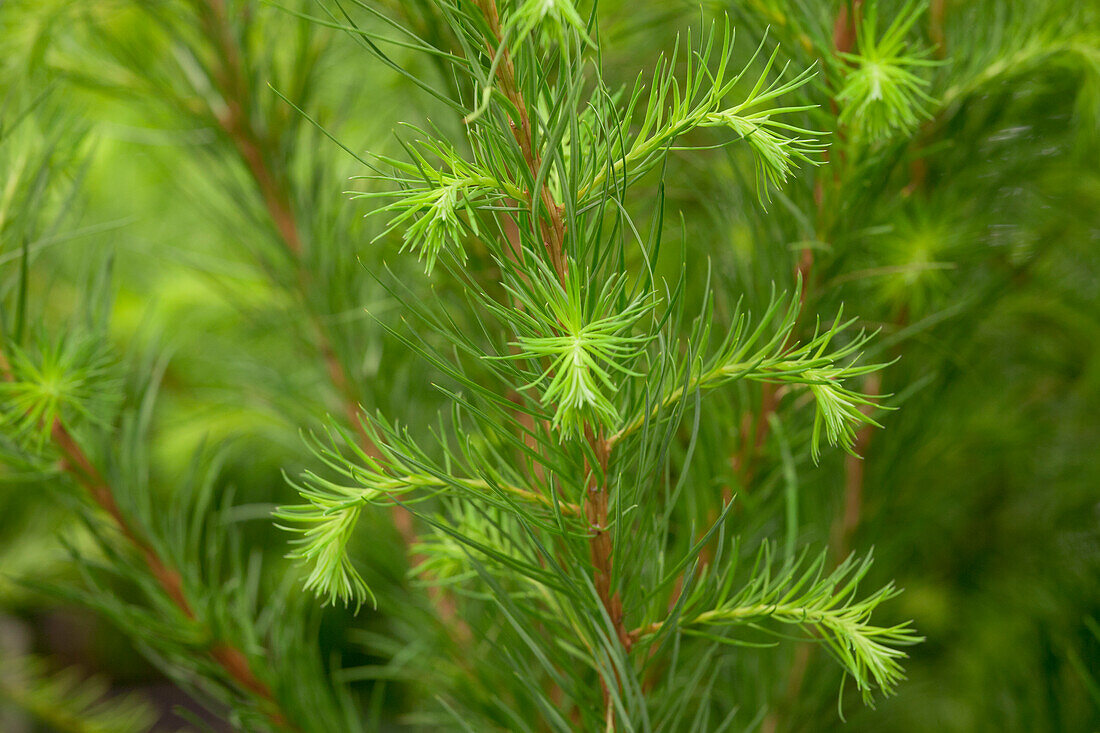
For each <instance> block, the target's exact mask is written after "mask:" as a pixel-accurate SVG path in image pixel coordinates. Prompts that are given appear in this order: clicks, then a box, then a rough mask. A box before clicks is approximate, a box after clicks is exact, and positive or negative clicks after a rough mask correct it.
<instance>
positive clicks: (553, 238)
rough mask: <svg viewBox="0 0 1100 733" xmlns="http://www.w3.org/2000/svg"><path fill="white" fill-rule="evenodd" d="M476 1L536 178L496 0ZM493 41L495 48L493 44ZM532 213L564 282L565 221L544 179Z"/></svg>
mask: <svg viewBox="0 0 1100 733" xmlns="http://www.w3.org/2000/svg"><path fill="white" fill-rule="evenodd" d="M479 5H480V7H481V10H482V12H483V13H484V14H485V20H486V22H487V23H488V25H489V32H490V34H491V39H490V40H487V41H486V43H485V45H486V48H487V49H488V51H489V56H490V58H495V57H496V55H497V54H500V61H499V62H498V63H497V70H496V74H497V79H498V80H499V82H500V91H501V92H502V93H503V94H504V96H505V97H506V98H507V99H508V101H509V102H510V103H511V104H512V106H513V107H514V108H515V115H514V116H515V119H514V120H513V122H512V124H511V130H512V136H513V137H514V138H515V140H516V144H517V145H519V149H520V153H521V154H522V155H523V160H524V163H526V165H527V169H528V171H530V174H531V179H532V181H536V180H538V175H539V171H540V170H542V163H543V160H542V153H541V152H540V151H539V150H538V148H537V147H536V145H535V138H534V135H533V134H532V128H531V117H530V115H529V113H528V111H527V102H526V100H525V99H524V98H523V93H522V92H520V90H519V86H518V85H517V84H516V69H515V65H514V64H513V63H512V54H511V53H510V52H509V51H508V48H507V47H506V46H504V45H503V43H504V38H503V35H502V33H501V28H500V13H499V12H498V11H497V4H496V1H495V0H479ZM494 44H495V45H496V48H494V47H493V46H494ZM540 208H541V209H544V210H545V213H546V217H547V218H546V219H544V218H543V216H542V215H541V214H540V213H539V211H540ZM531 216H532V217H533V218H534V219H535V220H536V221H537V222H538V227H539V231H540V233H541V235H542V243H543V247H544V248H545V249H546V254H547V256H548V257H549V258H550V262H551V264H552V265H553V267H554V271H555V272H556V273H557V274H558V278H559V279H560V280H561V282H562V284H563V285H564V284H565V278H566V275H567V272H568V263H567V262H566V259H565V222H564V220H563V219H562V207H561V206H559V205H558V203H557V202H556V201H554V196H553V194H552V193H551V192H550V187H549V186H548V185H547V184H546V182H545V181H544V182H543V184H542V186H541V187H540V188H539V191H538V192H537V194H535V195H532V196H531Z"/></svg>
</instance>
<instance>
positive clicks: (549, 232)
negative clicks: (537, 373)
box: [478, 0, 634, 731]
mask: <svg viewBox="0 0 1100 733" xmlns="http://www.w3.org/2000/svg"><path fill="white" fill-rule="evenodd" d="M478 5H479V6H480V8H481V10H482V12H483V13H484V15H485V19H486V21H487V23H488V26H489V32H490V35H491V38H489V39H487V40H486V47H487V49H488V52H489V56H490V57H494V58H495V57H496V56H497V55H498V54H499V56H500V60H499V63H498V64H497V72H496V74H497V80H498V82H499V83H500V91H501V93H502V94H504V96H505V97H506V98H507V99H508V101H509V102H510V103H511V104H512V106H513V107H514V108H515V114H514V119H513V121H512V123H511V125H510V127H511V132H512V135H513V137H514V138H515V140H516V144H517V145H518V146H519V149H520V152H521V154H522V155H523V159H524V162H525V164H526V165H527V168H528V171H529V173H530V176H531V179H532V180H538V176H539V171H540V170H541V169H542V164H543V158H542V154H541V152H540V151H539V150H538V148H537V145H536V143H535V139H534V136H533V130H532V127H531V120H530V115H529V113H528V109H527V101H526V100H525V99H524V97H523V93H522V92H521V91H520V89H519V87H518V85H517V83H516V72H515V66H514V64H513V63H512V56H511V53H510V52H509V50H508V48H507V47H506V46H504V41H503V35H502V33H501V27H500V14H499V12H498V10H497V5H496V0H478ZM530 205H531V216H532V217H533V218H534V219H535V220H537V222H538V227H539V232H540V234H541V237H542V242H543V246H544V248H545V249H546V253H547V257H548V258H549V260H550V262H551V264H552V266H553V267H554V271H555V273H556V274H557V276H558V280H559V281H560V282H561V283H562V285H564V284H565V281H566V277H567V276H568V260H567V259H566V254H565V223H564V221H563V219H562V213H563V212H562V207H561V206H560V205H559V204H558V203H557V202H556V201H554V198H553V194H552V193H551V192H550V188H549V187H548V186H547V185H546V183H545V182H543V184H542V186H541V187H540V189H539V191H538V192H537V193H535V194H532V195H531V196H530ZM542 211H545V216H546V218H543V215H542V213H541V212H542ZM586 437H587V440H588V443H589V445H590V446H591V448H592V451H593V452H594V453H595V455H596V459H597V461H598V466H597V467H593V466H590V465H588V462H587V461H586V462H585V463H586V465H585V486H586V493H587V496H586V497H585V499H586V501H585V519H586V520H587V522H588V528H589V531H590V533H591V535H590V538H589V544H588V549H589V556H590V559H591V561H592V571H593V584H594V585H595V587H596V594H597V595H598V596H599V599H600V603H601V604H602V605H603V607H604V610H605V611H606V613H607V615H608V618H610V619H611V623H612V626H613V628H614V630H615V635H616V637H617V638H618V640H619V643H620V644H622V646H623V649H624V650H625V651H626V652H627V653H629V652H630V650H631V647H632V646H633V644H634V639H633V637H631V635H630V633H629V632H628V631H627V629H626V628H625V627H624V625H623V604H622V598H621V596H620V595H619V593H618V592H615V591H613V590H612V578H613V574H614V567H613V557H614V547H613V544H612V539H611V533H610V532H609V531H608V530H609V526H610V523H609V521H608V515H609V504H610V496H609V494H610V491H609V487H608V484H607V468H608V464H609V461H610V458H611V451H612V444H611V443H610V441H608V440H607V438H606V437H604V435H603V433H602V431H601V432H600V434H598V435H597V434H595V433H593V432H591V431H589V432H588V433H587V436H586ZM600 686H601V690H602V693H603V702H604V718H605V728H606V730H608V731H612V730H614V729H615V711H614V708H613V706H612V704H611V695H610V690H609V689H608V685H607V681H606V680H601V681H600Z"/></svg>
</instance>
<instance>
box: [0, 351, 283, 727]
mask: <svg viewBox="0 0 1100 733" xmlns="http://www.w3.org/2000/svg"><path fill="white" fill-rule="evenodd" d="M0 376H2V377H3V379H5V380H7V381H11V380H12V379H13V375H12V372H11V368H10V365H9V363H8V360H7V358H6V357H5V356H4V355H3V353H0ZM49 427H50V438H51V440H52V441H53V443H54V445H55V446H56V447H57V449H58V450H59V451H60V453H61V456H62V459H61V466H62V468H63V469H64V470H65V472H66V473H68V474H69V475H70V476H72V478H73V479H74V480H75V481H76V482H77V483H78V484H79V485H80V486H81V487H83V488H84V490H85V491H87V492H88V496H89V497H90V498H91V499H92V501H93V502H94V503H95V504H96V505H97V506H98V507H99V508H100V509H102V510H103V511H104V512H106V513H107V515H108V516H110V517H111V520H112V521H113V522H114V524H115V526H116V527H117V529H118V530H119V532H120V533H121V534H122V536H123V537H125V538H126V540H127V542H129V543H130V544H131V545H132V546H133V547H134V549H136V550H137V551H138V553H139V554H140V555H141V557H142V560H143V561H144V562H145V565H146V567H147V568H148V569H149V573H150V575H152V576H153V578H154V579H155V580H156V581H157V584H158V585H160V587H161V589H162V590H163V591H164V594H165V595H166V596H168V598H169V600H171V601H172V603H173V605H175V606H176V608H178V609H179V611H180V613H182V614H183V615H184V616H185V617H187V619H188V620H191V621H196V622H199V618H198V616H197V615H196V614H195V611H194V608H193V607H192V606H191V604H190V602H189V601H188V600H187V595H186V593H185V592H184V589H183V578H182V576H181V575H180V572H179V571H178V570H177V569H175V568H173V567H172V566H171V565H169V564H168V563H166V562H165V561H164V560H163V559H162V558H161V556H160V555H159V554H158V553H157V551H156V549H155V548H154V547H153V546H152V545H151V544H150V543H149V542H148V540H146V539H144V538H143V537H142V536H141V534H140V533H139V532H138V530H137V529H136V528H135V527H134V526H133V524H131V522H130V521H129V520H128V519H127V518H126V516H125V515H124V514H123V512H122V510H121V508H119V506H118V502H117V501H116V500H115V491H114V489H113V488H112V487H111V485H110V484H109V483H108V482H107V480H106V479H105V478H104V477H103V474H101V473H100V472H99V469H97V468H96V467H95V464H93V463H92V461H91V459H89V458H88V455H87V454H86V453H85V452H84V450H83V449H82V448H81V447H80V445H79V443H77V441H76V439H75V438H74V437H73V435H72V433H70V432H69V430H68V429H67V428H66V427H65V425H64V424H63V423H62V422H61V419H60V418H55V419H54V421H53V424H52V425H50V426H49ZM207 653H208V654H209V655H210V658H211V659H213V660H214V661H215V662H216V663H217V664H218V666H219V667H221V668H222V670H223V671H224V672H225V673H226V674H227V675H228V676H229V678H230V679H232V680H233V681H234V682H235V683H236V684H237V685H238V686H239V687H241V688H242V689H244V690H246V691H248V692H249V693H251V694H252V695H254V696H255V697H256V698H258V699H259V700H260V701H261V702H262V703H263V707H265V708H266V711H265V712H266V714H267V717H268V719H269V720H270V721H271V723H272V724H273V725H274V726H275V727H276V728H280V729H283V730H295V728H294V727H293V726H292V725H291V724H290V723H288V721H287V718H286V716H285V715H284V714H283V712H282V711H281V710H280V708H279V704H278V701H277V700H276V699H275V695H274V693H273V692H272V691H271V688H270V687H269V686H268V685H267V684H266V683H265V682H263V681H262V680H260V678H259V677H257V676H256V674H255V673H254V672H253V670H252V666H251V664H250V663H249V661H248V657H247V656H245V654H244V652H242V651H241V650H240V649H238V648H237V647H235V646H233V645H232V644H230V643H228V642H226V641H217V642H215V643H214V644H213V645H211V647H210V648H209V649H208V650H207Z"/></svg>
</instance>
